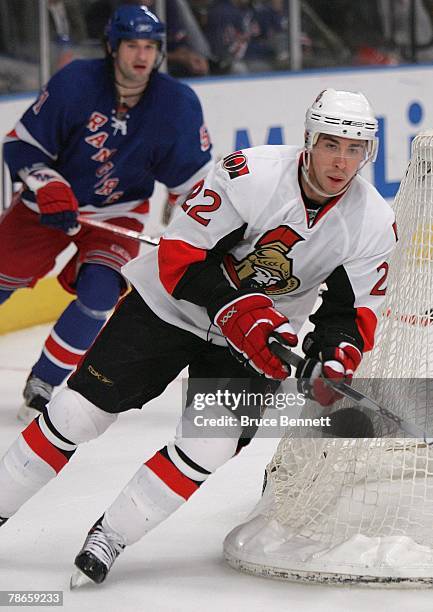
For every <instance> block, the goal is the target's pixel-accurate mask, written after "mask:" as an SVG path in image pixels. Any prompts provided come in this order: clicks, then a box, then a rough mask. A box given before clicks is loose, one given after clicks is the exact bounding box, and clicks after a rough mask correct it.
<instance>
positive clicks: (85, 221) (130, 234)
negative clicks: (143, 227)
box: [77, 215, 159, 246]
mask: <svg viewBox="0 0 433 612" xmlns="http://www.w3.org/2000/svg"><path fill="white" fill-rule="evenodd" d="M77 221H78V223H79V224H80V225H86V226H87V227H96V228H99V229H103V230H107V231H109V232H112V233H113V234H117V235H118V236H125V237H126V238H132V239H133V240H138V241H139V242H143V243H144V244H150V245H151V246H158V244H159V238H152V237H151V236H147V235H146V234H141V233H140V232H136V231H135V230H131V229H126V227H120V226H119V225H114V224H113V223H107V221H99V220H98V219H93V218H92V217H90V216H87V215H78V217H77Z"/></svg>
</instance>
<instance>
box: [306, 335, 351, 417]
mask: <svg viewBox="0 0 433 612" xmlns="http://www.w3.org/2000/svg"><path fill="white" fill-rule="evenodd" d="M312 335H313V334H308V335H307V336H306V341H307V345H308V336H310V337H311V336H312ZM304 346H305V341H304ZM361 359H362V353H361V351H360V350H359V349H358V348H357V347H356V346H354V345H353V344H350V343H349V342H345V341H342V342H340V343H339V344H338V346H324V347H323V349H321V350H320V351H319V352H318V358H316V357H307V359H306V360H305V362H304V363H303V364H302V365H301V366H299V367H298V369H297V371H296V377H297V378H298V389H299V391H300V392H301V393H303V394H304V395H305V396H306V397H309V398H310V399H314V400H315V401H317V402H319V404H321V405H322V406H330V405H331V404H333V403H334V402H336V401H337V400H338V399H341V397H342V396H341V395H340V394H339V393H338V392H337V391H334V389H331V388H330V387H329V386H328V385H327V384H326V379H327V378H329V379H331V380H335V381H337V382H338V381H344V382H346V383H349V384H350V382H351V380H352V377H353V374H354V372H355V370H356V369H357V368H358V366H359V364H360V363H361Z"/></svg>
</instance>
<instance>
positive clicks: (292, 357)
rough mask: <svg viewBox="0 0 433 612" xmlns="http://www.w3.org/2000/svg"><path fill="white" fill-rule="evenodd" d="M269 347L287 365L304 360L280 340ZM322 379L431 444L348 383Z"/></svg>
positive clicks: (423, 434)
mask: <svg viewBox="0 0 433 612" xmlns="http://www.w3.org/2000/svg"><path fill="white" fill-rule="evenodd" d="M270 347H271V351H272V352H273V353H274V354H275V355H276V356H277V357H279V358H280V359H281V361H283V362H284V363H286V364H288V365H292V366H294V367H296V368H297V367H298V366H299V365H301V364H302V363H303V362H304V361H305V359H303V358H302V357H300V356H299V355H297V354H296V353H294V352H293V351H292V350H291V349H289V348H287V347H285V346H283V345H282V344H281V343H280V342H272V343H271V345H270ZM324 380H325V382H326V384H327V385H329V387H331V389H334V391H337V392H338V393H340V394H341V395H343V396H344V397H347V398H349V399H350V400H352V401H353V402H355V403H356V404H357V405H358V406H361V407H362V408H369V409H370V410H373V411H374V412H376V413H378V414H380V415H381V416H383V417H385V418H387V419H389V420H391V421H392V422H393V423H395V424H396V425H397V426H398V427H400V429H402V430H403V431H405V432H406V433H408V434H409V435H410V436H412V437H414V438H422V439H423V440H424V442H426V444H433V438H429V437H428V435H427V432H425V431H423V430H422V429H420V428H419V427H418V426H417V425H414V424H413V423H409V421H406V420H405V419H402V418H401V417H399V416H398V415H397V414H395V413H394V412H391V410H388V409H387V408H384V407H383V406H381V405H380V404H378V403H377V402H375V401H374V400H372V399H371V398H370V397H367V396H366V395H364V394H363V393H361V392H360V391H357V390H356V389H354V388H353V387H351V386H350V385H348V384H346V383H343V382H336V381H333V380H330V379H324Z"/></svg>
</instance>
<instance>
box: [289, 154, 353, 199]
mask: <svg viewBox="0 0 433 612" xmlns="http://www.w3.org/2000/svg"><path fill="white" fill-rule="evenodd" d="M307 154H308V151H305V150H304V151H303V153H302V167H301V172H302V176H303V178H304V180H305V182H306V183H307V185H308V186H309V187H310V189H312V190H313V191H315V192H316V193H317V194H318V195H319V196H322V198H335V197H337V196H339V195H341V194H342V193H344V192H345V191H347V190H348V189H349V187H350V184H351V182H352V181H353V179H354V178H355V176H356V174H355V175H354V176H353V177H352V178H351V179H350V181H349V182H348V183H347V185H345V186H344V187H343V189H341V190H340V191H338V192H337V193H326V191H322V190H321V189H319V188H318V187H317V186H316V185H314V183H313V182H312V181H311V179H310V176H309V174H308V170H309V168H310V160H309V159H308V161H307V160H306V155H307Z"/></svg>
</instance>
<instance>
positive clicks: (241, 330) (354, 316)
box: [0, 89, 396, 586]
mask: <svg viewBox="0 0 433 612" xmlns="http://www.w3.org/2000/svg"><path fill="white" fill-rule="evenodd" d="M376 131H377V122H376V119H375V117H374V114H373V111H372V109H371V107H370V104H369V102H368V101H367V100H366V98H365V97H364V95H363V94H361V93H352V92H346V91H335V90H332V89H327V90H325V91H323V92H322V93H321V94H320V95H319V96H318V97H317V99H316V100H315V102H314V103H313V104H312V106H311V107H310V108H309V109H308V111H307V115H306V122H305V145H304V147H303V148H297V147H292V146H261V147H255V148H252V149H247V150H244V151H237V152H235V153H233V154H232V155H229V156H228V157H226V158H225V159H223V160H222V161H221V162H220V163H218V164H216V165H215V167H214V169H213V170H211V172H210V174H209V175H208V177H207V178H206V179H205V180H201V181H200V182H199V183H198V184H197V185H196V186H195V188H194V189H193V191H192V192H191V193H190V195H189V197H188V199H187V200H186V201H185V203H184V204H183V206H182V209H183V214H179V216H178V217H177V218H176V220H175V221H174V222H173V223H172V225H171V226H170V228H169V230H168V231H167V233H166V235H165V236H164V238H163V239H162V240H161V243H160V246H159V248H158V249H157V250H155V251H154V252H152V253H150V254H148V255H145V256H144V257H141V258H138V259H136V260H134V261H132V262H130V263H129V264H128V265H127V266H126V267H124V269H123V271H124V274H125V276H126V277H127V278H128V279H129V280H130V282H131V283H132V285H133V286H134V288H135V289H134V291H132V292H131V293H130V294H129V295H128V296H127V297H126V298H125V299H124V300H123V302H122V303H121V304H120V306H118V308H117V310H116V312H115V314H114V315H113V317H112V318H111V319H110V321H109V322H108V324H107V325H106V327H105V328H104V330H103V331H102V332H101V334H100V335H99V336H98V339H97V340H96V342H95V343H94V345H93V346H92V348H91V349H90V350H89V351H88V352H87V354H86V356H85V357H84V359H83V360H82V362H81V364H80V366H79V368H78V370H77V371H76V372H75V374H74V375H73V376H72V377H71V378H70V379H69V381H68V387H67V388H66V389H64V390H62V391H61V392H60V393H59V394H58V395H57V396H56V397H54V398H53V399H52V401H51V402H50V403H49V405H48V407H47V409H46V410H45V411H44V413H43V415H42V416H40V417H39V419H38V420H35V421H33V422H32V423H31V424H30V425H29V426H28V427H27V428H26V429H25V430H24V431H23V432H22V434H21V436H20V437H19V439H18V440H17V441H16V442H15V443H14V444H13V445H12V446H11V448H10V449H9V450H8V452H7V453H6V455H5V456H4V457H3V459H2V461H1V463H0V516H2V517H3V520H4V522H5V520H7V519H8V518H10V517H11V516H12V515H13V514H15V512H16V511H17V510H18V509H19V508H20V506H21V505H22V504H23V503H24V502H25V501H26V500H27V499H29V498H30V497H31V496H32V495H33V494H34V493H35V492H36V491H37V490H39V489H40V488H41V487H42V486H43V485H44V484H45V483H46V482H48V481H49V480H50V479H51V478H52V477H53V476H55V475H56V474H57V473H58V472H59V471H60V470H61V469H62V468H63V467H64V466H65V465H66V463H67V462H68V460H69V459H70V457H71V456H72V454H73V453H74V451H75V449H76V448H77V445H78V444H79V443H81V442H84V441H88V440H91V439H93V438H96V437H97V436H99V435H100V434H102V433H103V432H104V431H105V430H106V429H107V428H108V427H109V426H110V425H111V424H112V423H113V422H114V421H115V420H116V418H117V415H118V414H119V413H121V412H123V411H126V410H129V409H132V408H140V407H141V406H142V405H143V404H145V403H146V402H148V401H149V400H151V399H153V398H155V397H157V396H158V395H160V394H161V393H162V392H163V391H164V389H165V388H166V386H167V385H168V384H169V383H170V382H171V381H172V380H173V379H174V378H175V377H176V376H177V375H178V374H179V372H180V371H181V370H182V369H183V368H184V367H186V366H188V367H189V376H190V384H189V388H188V399H189V400H191V398H192V396H193V394H194V389H195V387H194V380H195V379H203V378H204V379H210V378H212V379H216V380H215V381H214V385H215V388H217V389H218V385H220V387H221V386H222V385H224V386H225V387H226V386H227V385H231V384H236V379H241V378H243V379H245V378H248V381H249V382H248V385H249V386H248V389H250V390H251V389H252V390H253V391H254V392H258V391H262V392H263V391H265V390H269V389H275V388H276V386H277V385H278V384H279V381H281V380H283V379H285V378H286V377H287V376H289V371H288V368H287V366H286V365H284V364H283V363H282V362H281V361H280V360H279V359H278V358H277V357H276V356H275V355H274V354H273V353H272V352H271V350H270V346H269V342H270V337H271V336H275V334H277V335H279V339H280V340H281V342H283V343H285V344H286V345H289V346H296V344H297V341H298V339H297V333H298V332H299V330H300V328H301V326H302V324H303V323H304V322H305V320H306V319H307V317H308V316H309V315H310V314H311V312H312V309H313V308H314V304H315V301H316V298H317V295H318V289H319V287H320V285H321V284H322V283H326V285H327V291H326V292H324V294H323V301H322V304H321V305H320V307H319V308H318V309H317V311H316V312H315V313H314V314H311V316H310V321H311V322H312V323H313V325H314V329H313V331H312V332H310V333H309V334H307V336H306V338H305V341H304V343H303V350H304V352H305V355H306V362H305V366H304V367H303V368H302V371H299V372H296V376H297V377H298V378H299V380H300V384H301V389H302V391H304V392H305V393H306V394H308V395H309V396H310V397H312V398H313V399H316V400H317V401H318V402H319V403H320V404H323V405H329V404H331V403H333V402H334V401H335V400H336V399H337V396H336V395H335V392H334V391H332V390H331V389H330V388H329V387H328V386H327V385H326V382H325V379H326V377H332V378H342V379H346V380H350V378H351V377H352V375H353V373H354V371H355V370H356V368H357V367H358V365H359V363H360V361H361V359H362V356H363V353H364V352H365V351H369V350H371V349H372V348H373V346H374V335H375V328H376V323H377V319H378V315H379V313H380V308H381V304H382V301H383V298H384V295H385V290H386V277H387V272H388V263H387V260H388V258H389V255H390V253H391V251H392V249H393V248H394V246H395V243H396V235H395V223H394V216H393V213H392V210H391V208H390V207H389V206H388V204H387V203H386V202H385V201H384V200H383V199H382V197H381V196H380V195H379V193H378V192H377V191H376V189H375V188H374V187H373V186H372V185H371V184H369V183H368V182H367V181H366V180H365V179H363V178H362V177H361V176H359V174H358V172H359V170H360V169H361V168H362V167H363V166H364V165H365V164H366V163H367V162H368V161H371V160H373V159H374V157H375V154H376V149H377V136H376ZM218 379H219V380H220V382H218ZM221 379H224V382H221ZM227 381H229V382H227ZM189 406H190V404H189V403H188V400H187V407H186V410H185V413H184V418H185V416H186V418H188V410H189ZM213 410H214V412H213V415H214V416H215V414H216V412H215V411H217V410H219V411H220V412H219V414H221V411H225V410H226V408H225V407H224V406H219V407H216V408H214V409H213ZM254 410H255V409H254V408H253V409H252V408H251V407H249V406H243V407H241V409H240V410H239V411H238V412H237V414H239V415H242V413H243V412H242V411H244V413H245V412H246V413H247V414H248V415H251V412H253V413H254ZM211 413H212V409H211ZM242 434H243V431H242V427H241V425H240V424H239V425H238V426H236V427H234V428H233V427H232V428H231V429H230V434H227V435H226V436H219V437H207V438H204V437H203V436H201V435H200V432H198V433H197V436H195V437H194V436H184V435H183V430H182V427H181V426H179V427H178V429H177V431H176V435H175V438H174V440H173V441H171V442H169V443H168V444H167V445H166V446H164V447H163V448H162V449H161V450H159V451H158V452H157V453H155V455H154V456H153V457H151V458H150V459H148V460H147V461H146V462H145V463H144V464H143V465H141V466H140V468H139V469H138V471H137V472H136V474H135V475H134V476H133V477H132V479H131V480H130V482H129V483H128V484H127V485H126V487H125V488H124V489H123V490H122V491H121V493H120V494H119V496H118V497H117V499H116V500H115V501H114V502H113V504H112V505H111V506H110V507H109V508H108V509H107V511H106V512H105V513H104V515H103V516H102V517H101V518H100V519H99V520H98V521H97V522H96V523H95V525H94V526H93V527H92V529H91V530H90V532H89V534H88V536H87V538H86V541H85V543H84V546H83V548H82V549H81V551H80V552H79V554H78V556H77V557H76V560H75V565H76V574H75V575H74V577H73V582H72V584H73V586H77V585H79V584H81V583H82V581H83V580H88V579H90V580H93V581H94V582H96V583H100V582H102V581H103V580H104V579H105V577H106V575H107V573H108V572H109V570H110V568H111V566H112V564H113V563H114V561H115V559H116V558H117V556H118V554H119V553H120V552H121V551H122V550H123V549H124V547H125V546H127V545H130V544H133V543H134V542H137V541H138V540H139V539H140V538H141V537H142V536H143V535H144V534H146V533H147V532H149V531H150V530H151V529H153V528H154V527H156V526H157V525H158V524H160V523H161V522H162V521H163V520H164V519H166V518H167V517H168V516H169V515H170V514H171V513H172V512H174V511H175V510H176V509H177V508H179V507H180V506H181V505H182V504H183V503H184V502H185V501H186V500H187V499H189V497H190V496H191V495H192V494H193V493H194V492H195V491H197V489H198V488H199V487H200V485H201V484H202V483H203V482H204V481H205V480H206V479H207V478H208V477H209V476H210V475H211V474H212V473H213V472H214V471H215V470H216V469H217V468H218V467H219V466H220V465H222V464H223V463H225V462H226V461H227V460H228V459H230V458H231V457H233V456H234V455H235V454H237V452H238V451H239V450H240V448H241V447H242V446H243V445H245V444H247V443H248V442H249V441H250V439H251V437H252V436H253V434H254V432H250V435H249V437H248V436H247V437H245V435H242ZM11 528H12V525H11Z"/></svg>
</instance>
